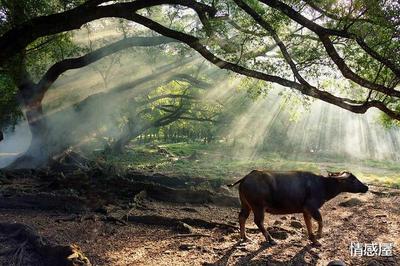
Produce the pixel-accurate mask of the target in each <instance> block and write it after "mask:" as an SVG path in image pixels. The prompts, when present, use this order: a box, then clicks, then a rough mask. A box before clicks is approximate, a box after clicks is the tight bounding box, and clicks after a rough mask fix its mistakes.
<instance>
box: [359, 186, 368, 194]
mask: <svg viewBox="0 0 400 266" xmlns="http://www.w3.org/2000/svg"><path fill="white" fill-rule="evenodd" d="M367 191H368V186H366V185H364V184H363V187H362V188H361V191H360V192H361V193H367Z"/></svg>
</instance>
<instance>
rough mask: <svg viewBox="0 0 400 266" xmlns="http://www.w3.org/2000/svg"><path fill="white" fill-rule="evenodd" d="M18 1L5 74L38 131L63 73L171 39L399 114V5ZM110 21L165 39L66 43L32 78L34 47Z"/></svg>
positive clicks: (8, 29) (329, 97)
mask: <svg viewBox="0 0 400 266" xmlns="http://www.w3.org/2000/svg"><path fill="white" fill-rule="evenodd" d="M17 2H18V3H19V2H21V1H2V2H1V3H2V6H1V9H0V16H1V18H0V19H1V24H0V26H1V28H0V32H1V33H2V36H1V37H0V67H1V68H0V71H1V74H2V77H5V78H7V80H11V81H12V82H13V84H14V86H15V87H16V88H18V89H14V90H13V89H7V88H5V87H4V88H3V87H2V88H1V89H2V91H7V90H8V91H18V93H19V95H20V96H21V98H22V99H23V103H24V105H25V108H26V117H27V119H28V121H29V122H30V125H31V130H32V133H33V134H34V135H35V134H36V133H35V132H36V131H37V134H38V135H45V134H44V132H43V131H42V130H43V129H44V128H45V125H42V124H41V123H42V122H43V120H42V119H38V117H41V116H42V110H41V105H40V102H41V100H42V99H43V96H44V94H45V93H46V91H47V90H48V88H49V87H50V86H51V84H52V83H53V82H54V81H55V80H56V79H57V78H58V77H59V76H60V75H61V74H62V73H64V72H65V71H67V70H69V69H72V68H80V67H83V66H85V65H88V64H90V63H93V62H94V61H97V60H99V59H100V58H102V57H105V56H107V55H110V54H113V53H115V52H116V51H119V50H122V49H126V48H128V47H132V46H143V45H145V46H147V45H159V44H161V43H163V44H166V43H170V42H171V41H172V40H174V41H179V42H181V43H184V44H186V45H187V46H188V47H190V48H192V49H194V50H195V51H197V52H198V53H199V54H200V55H202V56H203V57H204V58H205V59H207V60H208V61H209V62H211V63H213V64H215V65H216V66H218V67H220V68H223V69H228V70H231V71H233V72H236V73H238V74H242V75H244V76H247V77H252V78H256V79H260V80H263V81H267V82H272V83H276V84H279V85H281V86H284V87H287V88H290V89H292V90H294V91H297V92H299V93H300V94H303V95H306V96H308V97H312V98H316V99H320V100H322V101H325V102H328V103H330V104H334V105H337V106H339V107H341V108H344V109H346V110H349V111H351V112H355V113H365V112H366V111H367V110H368V109H370V108H373V107H374V108H378V109H379V110H381V111H382V112H383V113H384V114H385V115H386V116H387V117H388V118H390V119H393V120H400V103H399V97H400V90H399V89H398V87H399V86H398V83H399V80H400V59H399V58H400V57H399V51H400V43H399V31H400V29H399V20H398V17H399V13H400V7H399V5H398V3H397V2H396V1H383V0H382V1H362V0H358V1H331V0H319V1H308V0H303V1H300V0H287V1H278V0H260V1H255V0H251V1H250V0H247V1H245V0H225V1H222V0H221V1H218V0H213V1H206V0H204V1H194V0H136V1H113V2H108V1H105V0H89V1H85V2H82V1H69V2H68V3H67V2H65V1H39V2H40V3H41V5H39V7H38V6H37V5H32V3H33V2H35V1H32V2H31V1H24V3H25V2H26V3H25V4H16V3H17ZM36 2H37V1H36ZM161 5H163V6H162V8H160V6H161ZM190 10H192V11H193V13H191V12H190ZM110 17H116V18H121V19H125V20H128V21H132V22H135V23H136V24H128V25H129V27H133V28H135V27H136V26H135V25H138V24H139V25H142V26H144V27H147V28H148V29H150V30H153V31H155V32H157V33H158V34H160V35H162V36H155V37H143V36H134V37H129V38H124V39H122V40H119V41H116V42H115V43H111V44H109V45H108V46H109V47H107V48H106V47H105V48H104V49H102V48H99V50H98V51H90V52H88V53H87V54H83V55H81V56H79V57H75V58H74V57H73V56H74V53H73V52H71V51H68V49H64V50H67V51H66V52H64V53H63V54H62V55H61V56H60V55H53V56H52V60H53V61H55V62H53V65H52V66H51V64H50V65H48V70H46V71H44V74H43V75H42V76H41V77H39V78H37V82H34V81H33V78H32V77H31V76H32V73H31V72H32V71H30V70H29V64H30V63H31V62H32V61H33V60H34V59H32V58H31V57H30V56H29V53H28V51H31V50H32V49H33V50H35V49H40V48H41V47H43V46H44V47H48V49H49V50H48V51H50V50H51V45H49V43H52V42H54V40H56V43H57V44H58V45H59V44H60V43H61V44H63V43H64V44H65V43H68V42H69V41H70V39H69V38H67V37H68V32H70V31H72V30H74V29H79V28H81V27H82V26H83V25H85V24H86V23H89V22H91V21H94V20H96V19H102V18H110ZM188 17H189V20H192V21H191V22H192V23H191V24H189V25H190V27H189V26H188V27H183V26H182V24H181V23H179V21H180V20H183V19H188ZM166 18H169V23H168V21H167V19H166ZM146 38H148V39H146ZM149 38H151V39H149ZM144 40H145V41H144ZM105 51H107V52H105ZM53 53H54V51H53ZM33 58H35V57H33ZM10 77H11V78H10ZM3 79H4V78H3ZM2 84H4V83H2ZM38 129H40V130H38Z"/></svg>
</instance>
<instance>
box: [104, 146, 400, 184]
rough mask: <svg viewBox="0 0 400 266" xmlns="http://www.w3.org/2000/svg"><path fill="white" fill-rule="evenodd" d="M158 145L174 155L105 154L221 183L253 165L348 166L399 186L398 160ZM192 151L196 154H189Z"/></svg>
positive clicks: (127, 164) (136, 150) (147, 149)
mask: <svg viewBox="0 0 400 266" xmlns="http://www.w3.org/2000/svg"><path fill="white" fill-rule="evenodd" d="M159 147H162V148H164V149H166V150H167V151H169V152H170V153H172V154H174V155H175V156H176V157H169V156H166V155H165V154H162V153H160V152H159V150H158V149H157V147H155V146H151V145H137V146H134V147H132V148H130V149H128V151H127V152H126V153H124V154H123V155H118V156H109V157H108V158H107V159H108V160H109V161H110V162H112V163H114V164H116V165H118V166H121V167H123V168H133V169H139V170H151V171H154V172H159V173H163V174H167V175H174V176H190V177H203V178H208V179H218V180H220V182H221V183H224V182H228V181H227V180H229V181H230V180H233V179H238V178H240V177H242V176H244V175H246V174H247V173H249V172H250V171H251V170H253V169H268V170H273V171H289V170H303V171H311V172H315V173H321V174H325V173H326V171H327V170H328V171H342V170H349V171H351V172H353V173H354V174H355V175H356V176H357V177H359V178H360V179H361V180H363V181H365V182H368V183H372V184H380V185H385V186H391V187H400V174H399V173H400V164H398V163H397V164H396V163H395V162H380V161H376V160H363V161H349V160H347V161H345V160H340V159H338V160H337V161H336V160H335V159H334V158H333V159H332V158H328V159H326V160H325V159H324V158H319V159H318V160H313V159H312V158H310V157H308V158H290V157H289V158H283V157H281V156H280V155H278V154H268V153H266V154H261V155H258V156H257V157H256V158H254V159H251V160H250V159H243V158H240V157H238V156H237V155H236V156H234V155H232V154H233V153H232V152H231V150H230V147H228V146H225V145H222V144H213V145H206V144H200V143H193V144H192V143H173V144H160V145H159ZM194 154H195V155H196V156H193V155H194ZM191 157H193V158H191ZM300 159H302V160H300ZM303 159H304V160H303Z"/></svg>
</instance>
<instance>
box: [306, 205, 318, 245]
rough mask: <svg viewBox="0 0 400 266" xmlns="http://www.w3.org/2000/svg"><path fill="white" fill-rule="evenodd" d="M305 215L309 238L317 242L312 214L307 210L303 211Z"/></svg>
mask: <svg viewBox="0 0 400 266" xmlns="http://www.w3.org/2000/svg"><path fill="white" fill-rule="evenodd" d="M303 216H304V222H305V223H306V227H307V232H308V238H309V239H310V240H311V241H312V242H315V241H316V239H315V235H314V234H313V231H312V222H311V215H310V214H309V213H308V212H307V211H305V212H303Z"/></svg>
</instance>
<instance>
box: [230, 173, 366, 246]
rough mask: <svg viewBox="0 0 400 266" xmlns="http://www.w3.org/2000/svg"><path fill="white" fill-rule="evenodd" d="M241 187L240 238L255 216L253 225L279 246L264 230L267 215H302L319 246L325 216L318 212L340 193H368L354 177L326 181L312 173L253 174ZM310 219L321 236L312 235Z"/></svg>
mask: <svg viewBox="0 0 400 266" xmlns="http://www.w3.org/2000/svg"><path fill="white" fill-rule="evenodd" d="M237 184H240V185H239V196H240V201H241V211H240V213H239V224H240V237H241V239H243V240H245V239H247V237H246V232H245V224H246V220H247V218H248V217H249V215H250V212H251V211H253V212H254V223H255V224H256V225H257V227H258V228H259V229H260V230H261V232H262V233H263V235H264V237H265V239H266V241H267V242H268V243H270V244H276V242H275V241H274V240H273V239H272V237H271V236H270V234H269V233H268V232H267V231H266V230H265V227H264V213H265V212H269V213H272V214H291V213H303V216H304V221H305V224H306V227H307V231H308V236H309V239H310V240H311V241H312V242H313V243H317V238H320V237H321V235H322V216H321V213H320V212H319V208H321V206H322V205H323V204H324V203H325V202H326V201H328V200H330V199H332V198H334V197H335V196H337V195H338V194H339V193H341V192H351V193H365V192H367V191H368V187H367V186H366V185H364V184H363V183H361V182H360V181H359V180H358V179H357V177H355V176H354V175H353V174H352V173H350V172H347V171H344V172H340V173H329V175H328V176H327V177H325V176H321V175H316V174H314V173H311V172H302V171H291V172H271V171H261V170H253V171H252V172H250V173H249V174H248V175H246V176H245V177H243V178H242V179H240V180H239V181H237V182H236V183H234V184H231V185H228V186H229V187H233V186H235V185H237ZM311 218H314V219H315V220H316V221H317V222H318V233H317V235H314V234H313V232H312V223H311Z"/></svg>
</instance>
